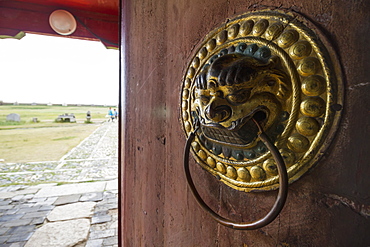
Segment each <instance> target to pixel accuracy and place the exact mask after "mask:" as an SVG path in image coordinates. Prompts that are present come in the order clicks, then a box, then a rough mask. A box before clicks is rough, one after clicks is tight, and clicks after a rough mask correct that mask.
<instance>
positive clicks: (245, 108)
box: [193, 53, 290, 147]
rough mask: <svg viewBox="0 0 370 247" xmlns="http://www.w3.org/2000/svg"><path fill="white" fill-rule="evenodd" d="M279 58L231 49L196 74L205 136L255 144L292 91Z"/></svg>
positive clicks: (197, 102)
mask: <svg viewBox="0 0 370 247" xmlns="http://www.w3.org/2000/svg"><path fill="white" fill-rule="evenodd" d="M276 65H277V64H276V61H274V60H273V59H270V61H268V62H261V61H259V60H258V59H256V58H254V57H251V56H247V55H244V54H238V53H231V54H227V55H224V56H221V57H219V58H217V59H215V60H214V61H213V62H212V63H211V64H210V65H209V66H206V67H205V68H203V70H202V72H201V73H200V74H199V75H198V77H197V78H196V87H195V89H194V99H195V100H194V106H193V107H194V111H195V112H196V115H197V117H198V118H199V120H200V124H201V131H202V133H203V135H204V137H205V138H206V139H207V140H209V141H211V142H214V143H218V144H221V145H226V146H231V147H253V146H254V145H255V144H256V139H257V133H258V129H257V126H256V125H255V123H254V122H253V120H252V118H254V119H255V120H257V121H258V122H259V123H260V124H261V125H262V127H263V129H264V130H267V129H269V128H270V127H271V126H272V125H273V124H274V123H275V122H276V121H277V118H278V117H279V116H280V114H281V111H282V105H283V104H284V101H285V100H286V98H287V97H288V96H289V94H290V89H289V86H288V85H289V82H288V79H287V78H288V77H287V76H286V74H285V73H284V72H283V71H282V70H279V69H277V68H276V67H277V66H276Z"/></svg>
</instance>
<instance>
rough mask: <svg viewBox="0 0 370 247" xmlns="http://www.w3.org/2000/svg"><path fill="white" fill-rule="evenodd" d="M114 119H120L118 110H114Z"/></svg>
mask: <svg viewBox="0 0 370 247" xmlns="http://www.w3.org/2000/svg"><path fill="white" fill-rule="evenodd" d="M113 115H114V119H115V120H117V119H118V111H117V110H116V109H114V110H113Z"/></svg>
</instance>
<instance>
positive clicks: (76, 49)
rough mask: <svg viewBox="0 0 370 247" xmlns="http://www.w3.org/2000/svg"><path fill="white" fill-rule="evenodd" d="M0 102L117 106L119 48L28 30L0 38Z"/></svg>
mask: <svg viewBox="0 0 370 247" xmlns="http://www.w3.org/2000/svg"><path fill="white" fill-rule="evenodd" d="M0 71H1V77H0V100H2V101H4V102H15V101H17V102H20V103H32V102H36V103H49V102H51V103H55V104H61V103H67V104H118V86H119V51H118V50H111V49H106V48H105V47H104V45H103V44H101V43H100V42H96V41H86V40H76V39H69V38H64V37H60V38H59V37H52V36H43V35H35V34H27V35H26V36H25V37H24V38H22V39H21V40H14V39H2V40H1V39H0Z"/></svg>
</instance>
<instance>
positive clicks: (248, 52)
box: [181, 11, 343, 191]
mask: <svg viewBox="0 0 370 247" xmlns="http://www.w3.org/2000/svg"><path fill="white" fill-rule="evenodd" d="M306 23H307V21H306V20H303V19H302V18H301V17H299V16H296V15H293V14H290V13H283V12H277V11H261V12H251V13H247V14H244V15H241V16H239V17H237V18H235V19H233V20H230V21H228V22H227V23H225V24H223V25H222V26H221V27H219V28H218V29H216V30H214V31H212V32H211V33H210V34H209V35H208V36H207V37H206V38H205V40H204V42H203V43H202V45H201V46H200V48H199V50H198V51H197V52H196V53H195V55H194V56H193V58H192V60H191V62H190V65H189V66H188V69H187V72H186V75H185V76H184V80H183V84H182V92H181V96H182V123H183V128H184V131H185V132H186V135H187V136H188V135H189V133H191V132H192V131H193V130H194V126H193V123H194V122H195V120H199V121H200V123H201V128H200V131H198V133H197V135H196V137H195V139H194V142H193V143H192V152H193V155H194V157H195V159H196V160H197V162H198V163H199V164H200V165H201V166H202V167H203V168H205V169H206V170H207V171H209V172H211V173H212V174H213V175H215V176H218V177H220V179H221V180H222V181H223V182H224V183H225V184H227V185H229V186H231V187H232V188H235V189H238V190H242V191H257V190H272V189H276V188H278V175H277V174H278V173H277V168H276V164H275V162H274V160H273V159H272V157H271V154H270V152H269V151H268V149H267V148H266V147H265V145H264V144H263V142H262V141H261V140H260V139H259V138H258V136H257V130H256V129H255V126H254V124H253V123H252V118H257V119H259V121H260V123H261V125H262V126H263V128H264V129H265V131H266V133H267V135H269V137H270V138H271V139H272V140H273V141H274V143H275V145H276V146H277V147H278V149H279V150H280V152H281V154H282V156H283V158H284V161H285V163H286V165H287V170H288V175H289V182H290V183H291V182H293V181H295V180H297V179H298V178H300V177H301V176H302V175H303V174H304V173H305V172H307V171H308V170H309V169H310V168H311V167H312V166H313V165H314V164H315V163H317V161H318V159H319V158H320V157H321V156H322V154H323V152H324V151H325V150H326V148H327V147H328V145H329V143H330V141H331V139H332V137H333V135H334V132H335V130H336V127H337V125H338V121H339V117H340V111H341V108H342V104H343V102H342V80H341V74H340V69H339V65H338V63H337V61H336V59H335V57H334V52H333V51H332V50H331V48H330V46H327V45H325V44H327V43H326V42H325V40H324V37H322V35H321V34H320V33H318V32H317V30H311V29H309V28H308V27H307V26H306Z"/></svg>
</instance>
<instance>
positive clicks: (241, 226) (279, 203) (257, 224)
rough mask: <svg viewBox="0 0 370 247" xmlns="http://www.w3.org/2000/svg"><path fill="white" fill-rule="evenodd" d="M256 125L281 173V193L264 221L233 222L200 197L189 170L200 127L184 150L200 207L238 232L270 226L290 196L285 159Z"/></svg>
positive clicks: (189, 139)
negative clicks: (192, 144)
mask: <svg viewBox="0 0 370 247" xmlns="http://www.w3.org/2000/svg"><path fill="white" fill-rule="evenodd" d="M253 121H254V122H255V124H256V125H257V127H258V129H259V130H260V133H259V134H258V136H259V138H260V139H261V140H262V141H263V143H264V144H265V145H266V147H267V148H268V149H269V150H270V152H271V155H272V157H273V158H274V160H275V162H276V165H277V168H278V172H279V193H278V195H277V198H276V201H275V203H274V205H273V207H272V208H271V210H270V212H268V214H266V216H265V217H263V218H262V219H259V220H256V221H253V222H250V223H243V222H242V223H238V222H235V221H232V220H228V219H226V218H224V217H222V216H220V215H219V214H217V213H215V212H214V211H213V210H212V209H211V208H210V207H209V206H208V205H207V204H206V203H205V202H204V201H203V199H202V198H201V197H200V195H199V193H198V191H197V190H196V188H195V185H194V182H193V179H192V178H191V174H190V169H189V152H190V146H191V143H192V141H193V140H194V137H195V133H196V132H197V130H198V129H199V125H198V126H197V127H196V128H195V130H194V132H191V133H190V135H189V137H188V139H187V141H186V145H185V149H184V170H185V176H186V180H187V182H188V185H189V187H190V190H191V192H192V194H193V195H194V197H195V199H196V201H197V202H198V204H199V205H200V207H201V208H203V209H204V210H205V211H206V212H207V213H209V214H210V215H211V217H212V218H213V219H214V220H216V221H217V222H218V223H220V224H222V225H224V226H227V227H230V228H233V229H237V230H255V229H258V228H261V227H264V226H266V225H268V224H270V223H271V222H272V221H273V220H274V219H275V218H276V217H277V216H278V215H279V214H280V212H281V210H282V209H283V207H284V204H285V201H286V198H287V195H288V173H287V170H286V167H285V163H284V160H283V158H282V157H281V154H280V152H279V151H278V149H277V148H276V146H275V145H274V144H273V143H272V141H271V140H270V138H269V137H268V136H267V135H266V134H265V133H264V132H263V130H262V128H261V126H260V125H259V123H258V122H257V121H255V120H254V119H253Z"/></svg>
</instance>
